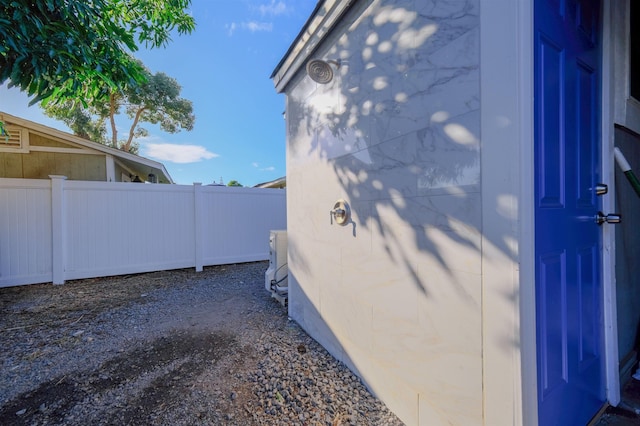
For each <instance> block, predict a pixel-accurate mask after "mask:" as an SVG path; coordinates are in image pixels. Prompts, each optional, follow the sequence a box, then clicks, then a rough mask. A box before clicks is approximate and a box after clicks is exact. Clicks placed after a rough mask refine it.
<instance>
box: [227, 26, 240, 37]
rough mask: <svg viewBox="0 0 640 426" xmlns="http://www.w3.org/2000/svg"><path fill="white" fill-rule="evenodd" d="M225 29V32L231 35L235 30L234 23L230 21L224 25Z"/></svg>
mask: <svg viewBox="0 0 640 426" xmlns="http://www.w3.org/2000/svg"><path fill="white" fill-rule="evenodd" d="M225 27H226V29H227V34H229V37H231V36H232V35H233V33H234V31H235V30H236V27H237V25H236V23H235V22H232V23H230V24H227V25H225Z"/></svg>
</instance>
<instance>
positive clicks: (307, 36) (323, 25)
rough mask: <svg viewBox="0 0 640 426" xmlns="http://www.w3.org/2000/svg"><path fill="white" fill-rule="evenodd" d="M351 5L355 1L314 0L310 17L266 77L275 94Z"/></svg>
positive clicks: (279, 91) (283, 88) (281, 89)
mask: <svg viewBox="0 0 640 426" xmlns="http://www.w3.org/2000/svg"><path fill="white" fill-rule="evenodd" d="M355 3H357V0H318V4H317V5H316V7H315V9H314V10H313V12H312V13H311V16H309V19H308V20H307V22H306V23H305V24H304V26H303V27H302V30H301V31H300V33H299V34H298V35H297V36H296V38H295V40H294V41H293V43H292V44H291V46H290V47H289V49H288V50H287V52H286V53H285V55H284V57H283V58H282V59H281V60H280V62H278V65H276V68H275V69H274V70H273V72H272V73H271V76H270V77H269V78H271V79H273V82H274V84H275V86H276V90H277V92H278V93H282V92H283V91H284V90H285V88H286V86H287V84H288V83H289V81H291V79H292V78H293V76H294V75H295V74H296V72H297V71H298V70H299V69H300V67H302V66H303V65H304V64H305V63H306V62H307V59H309V57H310V56H311V55H313V54H314V53H315V51H316V49H317V48H318V46H319V45H320V43H321V42H322V40H324V38H325V37H326V36H327V35H328V34H329V32H330V30H331V29H332V28H333V27H334V26H335V25H336V24H337V23H338V22H339V21H340V18H342V16H343V15H344V14H345V13H346V12H347V11H348V10H349V9H350V8H351V7H352V6H353V5H354V4H355Z"/></svg>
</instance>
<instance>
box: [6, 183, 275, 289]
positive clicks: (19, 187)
mask: <svg viewBox="0 0 640 426" xmlns="http://www.w3.org/2000/svg"><path fill="white" fill-rule="evenodd" d="M286 222H287V220H286V195H285V191H284V190H281V189H263V188H233V187H218V186H202V185H200V184H194V185H193V186H188V185H159V184H154V185H149V184H141V183H119V182H85V181H68V180H65V178H64V177H63V176H51V180H42V179H40V180H38V179H34V180H31V179H0V287H7V286H15V285H23V284H34V283H45V282H53V283H55V284H62V283H64V281H65V280H70V279H78V278H90V277H101V276H110V275H120V274H130V273H138V272H150V271H160V270H169V269H177V268H187V267H195V269H196V271H201V270H202V268H203V267H204V266H208V265H221V264H228V263H237V262H250V261H257V260H265V259H268V257H269V231H270V230H272V229H286Z"/></svg>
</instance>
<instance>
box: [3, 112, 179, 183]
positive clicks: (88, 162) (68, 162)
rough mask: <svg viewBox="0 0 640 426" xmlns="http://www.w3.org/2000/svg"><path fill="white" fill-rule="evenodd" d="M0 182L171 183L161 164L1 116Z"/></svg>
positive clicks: (37, 125)
mask: <svg viewBox="0 0 640 426" xmlns="http://www.w3.org/2000/svg"><path fill="white" fill-rule="evenodd" d="M0 121H2V122H3V123H4V127H5V129H6V131H7V133H8V135H4V136H0V178H24V179H49V175H63V176H66V177H67V179H70V180H86V181H106V182H130V181H134V182H153V183H173V181H172V179H171V176H169V173H168V172H167V170H166V169H165V168H164V165H162V163H158V162H157V161H153V160H149V159H147V158H143V157H140V156H138V155H134V154H130V153H127V152H124V151H121V150H119V149H114V148H110V147H108V146H106V145H102V144H100V143H96V142H91V141H89V140H86V139H83V138H81V137H78V136H75V135H72V134H70V133H66V132H62V131H60V130H56V129H53V128H51V127H47V126H43V125H41V124H38V123H34V122H32V121H29V120H25V119H22V118H19V117H15V116H12V115H9V114H7V113H4V112H0Z"/></svg>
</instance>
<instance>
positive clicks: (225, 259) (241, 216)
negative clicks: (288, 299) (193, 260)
mask: <svg viewBox="0 0 640 426" xmlns="http://www.w3.org/2000/svg"><path fill="white" fill-rule="evenodd" d="M283 192H284V191H282V190H281V189H261V188H224V187H204V188H203V190H202V196H203V198H202V204H203V211H205V212H206V214H205V216H204V218H203V223H202V228H203V229H202V230H203V235H205V236H206V238H205V239H204V241H203V258H204V264H205V265H217V264H224V263H232V262H240V261H243V262H247V261H253V260H263V259H267V258H268V256H269V231H270V230H271V229H286V225H287V223H286V199H285V197H284V194H283ZM265 241H266V242H267V244H266V245H265Z"/></svg>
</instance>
